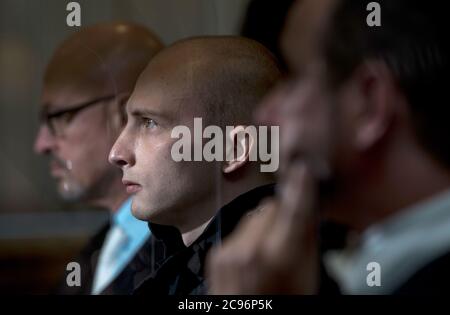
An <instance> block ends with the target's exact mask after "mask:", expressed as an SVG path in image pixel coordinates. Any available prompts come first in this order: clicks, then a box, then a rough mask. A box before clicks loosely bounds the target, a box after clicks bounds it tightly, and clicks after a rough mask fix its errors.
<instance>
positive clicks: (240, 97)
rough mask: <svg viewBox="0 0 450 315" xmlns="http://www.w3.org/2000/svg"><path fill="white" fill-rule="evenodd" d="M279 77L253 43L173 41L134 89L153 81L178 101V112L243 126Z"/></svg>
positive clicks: (229, 39)
mask: <svg viewBox="0 0 450 315" xmlns="http://www.w3.org/2000/svg"><path fill="white" fill-rule="evenodd" d="M280 77H281V72H280V69H279V66H278V63H277V61H276V59H275V58H274V57H273V55H272V54H271V53H270V52H269V51H268V50H267V49H266V48H265V47H264V46H263V45H261V44H259V43H257V42H256V41H253V40H250V39H246V38H242V37H234V36H222V37H219V36H215V37H198V38H191V39H186V40H182V41H179V42H177V43H175V44H173V45H171V46H170V47H168V48H166V49H165V50H164V51H162V52H161V53H159V54H158V55H157V56H155V58H154V59H153V60H152V61H151V62H150V64H149V65H148V67H147V68H146V70H145V71H144V72H143V73H142V75H141V77H140V79H139V80H138V83H137V85H136V90H146V89H147V87H148V86H151V85H152V84H153V83H155V82H156V84H157V85H159V86H160V87H161V88H163V89H166V92H167V93H171V94H172V95H174V96H175V97H176V98H177V99H178V100H179V101H180V102H179V104H180V106H179V108H178V110H183V109H185V108H186V104H193V105H194V106H195V110H196V112H197V113H206V114H207V115H206V117H205V118H206V119H207V120H208V119H209V120H210V123H214V124H216V125H225V124H232V125H237V124H242V125H248V124H249V123H250V122H251V120H252V113H253V111H254V109H255V107H256V106H257V105H258V103H259V101H260V100H261V98H262V97H263V96H264V95H265V94H266V93H267V91H268V90H269V89H270V88H271V87H272V86H273V85H274V84H275V83H276V82H277V81H278V80H279V79H280ZM174 93H175V94H174ZM199 116H200V117H203V116H205V115H203V114H201V115H199Z"/></svg>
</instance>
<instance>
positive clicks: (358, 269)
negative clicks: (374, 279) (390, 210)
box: [324, 190, 450, 294]
mask: <svg viewBox="0 0 450 315" xmlns="http://www.w3.org/2000/svg"><path fill="white" fill-rule="evenodd" d="M449 249H450V190H447V191H446V192H444V193H441V194H438V195H436V196H435V197H433V198H430V199H428V200H425V201H423V202H420V203H418V204H416V205H413V206H411V207H409V208H407V209H405V210H403V211H401V212H399V213H398V214H396V215H393V216H392V217H390V218H388V219H387V220H385V221H383V222H381V223H379V224H376V225H374V226H372V227H370V228H368V229H367V230H366V231H365V232H364V233H363V235H362V236H361V239H360V242H359V243H358V245H357V246H355V247H354V248H348V249H344V250H342V251H330V252H328V253H326V254H325V256H324V260H325V265H326V267H327V269H328V272H329V273H330V274H331V275H333V276H334V277H335V279H336V280H337V281H338V283H339V284H340V287H341V290H342V292H343V293H348V294H389V293H392V292H393V291H395V289H397V288H399V286H400V285H401V284H402V283H404V282H405V281H406V280H407V279H408V278H410V277H411V276H412V275H413V274H414V273H415V272H417V271H418V270H420V269H421V268H423V267H424V266H425V265H426V264H428V263H429V262H431V261H432V260H434V259H436V258H438V257H439V256H441V255H443V254H445V253H446V252H447V251H448V250H449ZM371 262H376V263H378V264H379V266H380V269H381V270H380V271H381V286H372V287H371V286H369V285H368V284H367V281H366V279H367V276H368V274H369V272H370V271H368V270H367V268H368V264H369V263H371Z"/></svg>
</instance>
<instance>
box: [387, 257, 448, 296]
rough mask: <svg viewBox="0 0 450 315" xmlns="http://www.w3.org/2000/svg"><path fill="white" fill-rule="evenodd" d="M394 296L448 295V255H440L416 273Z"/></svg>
mask: <svg viewBox="0 0 450 315" xmlns="http://www.w3.org/2000/svg"><path fill="white" fill-rule="evenodd" d="M394 294H398V295H440V294H446V295H447V294H450V253H446V254H444V255H442V256H441V257H439V258H437V259H435V260H434V261H432V262H430V263H429V264H427V265H426V266H425V267H423V268H422V269H420V270H419V271H417V272H416V273H415V274H414V275H413V276H412V277H410V278H409V279H408V281H406V282H405V283H404V284H403V285H402V286H401V287H400V288H399V289H397V290H396V291H395V292H394Z"/></svg>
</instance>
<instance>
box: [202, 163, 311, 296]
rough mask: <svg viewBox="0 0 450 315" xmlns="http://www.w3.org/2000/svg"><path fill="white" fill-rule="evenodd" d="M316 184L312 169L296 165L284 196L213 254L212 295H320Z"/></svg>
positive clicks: (210, 263)
mask: <svg viewBox="0 0 450 315" xmlns="http://www.w3.org/2000/svg"><path fill="white" fill-rule="evenodd" d="M315 185H316V184H315V180H314V178H313V177H312V175H311V172H310V171H309V170H308V168H307V166H306V165H304V164H299V165H296V166H295V167H293V168H292V169H291V170H290V172H289V175H287V176H285V179H284V180H283V181H282V183H281V187H280V188H281V189H280V191H279V195H278V196H277V197H276V198H275V199H273V200H269V201H267V202H266V203H265V204H264V205H263V206H262V210H261V211H259V212H258V213H257V214H256V215H253V216H251V217H248V218H246V219H244V220H243V221H242V222H241V224H240V225H239V226H238V227H237V228H236V230H235V232H234V233H233V234H232V235H231V236H230V237H229V238H228V239H226V240H225V241H224V243H223V245H222V246H221V247H218V248H215V249H213V250H212V251H211V252H210V255H209V257H208V266H207V279H208V282H209V286H210V293H212V294H315V293H317V292H318V289H319V288H318V287H319V260H318V239H317V218H316V213H317V211H316V187H315Z"/></svg>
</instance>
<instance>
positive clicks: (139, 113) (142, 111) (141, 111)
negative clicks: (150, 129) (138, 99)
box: [127, 108, 170, 122]
mask: <svg viewBox="0 0 450 315" xmlns="http://www.w3.org/2000/svg"><path fill="white" fill-rule="evenodd" d="M127 113H128V114H129V115H131V116H134V117H148V118H153V117H154V118H158V119H160V120H163V121H166V122H169V121H170V119H169V117H168V116H167V115H166V114H164V113H161V112H156V111H153V110H149V109H146V108H132V109H129V110H128V109H127Z"/></svg>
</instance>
